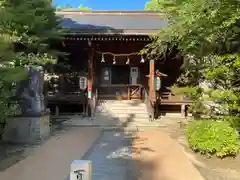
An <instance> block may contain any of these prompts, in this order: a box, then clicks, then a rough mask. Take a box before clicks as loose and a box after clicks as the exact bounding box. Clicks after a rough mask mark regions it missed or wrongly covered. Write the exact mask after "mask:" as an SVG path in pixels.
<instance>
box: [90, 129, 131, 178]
mask: <svg viewBox="0 0 240 180" xmlns="http://www.w3.org/2000/svg"><path fill="white" fill-rule="evenodd" d="M85 158H86V159H87V160H91V161H92V163H93V168H92V171H93V177H92V180H125V178H126V175H127V171H128V167H129V162H130V161H131V136H127V135H126V134H125V133H124V132H123V131H105V132H103V135H102V137H101V138H100V140H99V141H98V143H97V144H95V146H94V148H93V151H92V152H91V153H89V155H88V156H87V157H85ZM129 180H132V179H129Z"/></svg>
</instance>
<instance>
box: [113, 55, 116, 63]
mask: <svg viewBox="0 0 240 180" xmlns="http://www.w3.org/2000/svg"><path fill="white" fill-rule="evenodd" d="M113 64H116V59H115V56H113Z"/></svg>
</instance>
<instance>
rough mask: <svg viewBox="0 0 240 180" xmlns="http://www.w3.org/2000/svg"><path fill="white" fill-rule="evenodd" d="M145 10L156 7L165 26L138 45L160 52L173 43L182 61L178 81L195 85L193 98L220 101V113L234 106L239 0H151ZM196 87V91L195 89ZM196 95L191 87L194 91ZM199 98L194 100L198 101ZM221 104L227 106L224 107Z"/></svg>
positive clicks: (239, 41) (237, 99) (237, 98)
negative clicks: (182, 69) (151, 39)
mask: <svg viewBox="0 0 240 180" xmlns="http://www.w3.org/2000/svg"><path fill="white" fill-rule="evenodd" d="M146 10H154V11H160V12H162V13H163V18H165V19H166V20H167V21H168V24H169V25H168V27H167V28H165V29H162V30H160V31H159V33H158V34H157V36H156V38H155V41H154V42H153V43H152V44H150V45H149V46H147V47H146V49H145V50H144V51H143V52H144V53H147V52H148V53H149V52H151V53H149V54H163V53H166V50H169V49H171V48H173V47H177V48H178V50H179V54H180V55H181V56H184V59H185V61H187V63H186V64H187V65H186V68H185V71H184V73H182V76H181V77H180V78H179V83H181V84H185V86H186V88H188V90H186V88H185V91H186V92H189V91H190V89H192V90H194V89H195V90H196V89H199V88H200V89H202V85H201V83H205V85H206V83H207V84H208V85H207V86H208V90H206V88H204V91H203V90H200V91H197V92H199V93H200V95H201V96H199V94H198V95H197V96H196V97H197V98H195V99H197V100H198V101H199V100H200V99H203V98H199V97H202V96H203V94H205V95H206V94H207V96H204V97H208V101H214V102H216V103H218V104H221V113H223V112H229V110H230V109H234V108H235V109H236V108H238V106H239V102H240V96H239V94H240V93H239V92H240V91H239V78H240V76H239V67H240V66H239V64H240V58H239V52H240V48H239V47H240V3H239V1H238V0H215V1H207V0H152V1H149V2H147V3H146ZM195 92H196V91H195ZM195 95H196V93H195ZM198 104H199V103H198ZM225 110H226V111H225Z"/></svg>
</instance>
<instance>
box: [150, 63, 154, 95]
mask: <svg viewBox="0 0 240 180" xmlns="http://www.w3.org/2000/svg"><path fill="white" fill-rule="evenodd" d="M154 72H155V61H154V60H150V61H149V97H150V99H151V100H153V98H154V95H155V93H154V92H155V87H154V86H155V84H154V74H155V73H154Z"/></svg>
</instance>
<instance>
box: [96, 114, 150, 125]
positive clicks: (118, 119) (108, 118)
mask: <svg viewBox="0 0 240 180" xmlns="http://www.w3.org/2000/svg"><path fill="white" fill-rule="evenodd" d="M95 119H96V121H105V122H106V121H108V122H116V123H118V122H121V123H122V122H123V123H124V122H133V121H134V122H138V121H139V122H149V118H147V117H133V118H132V117H116V116H115V117H114V116H102V115H97V116H95Z"/></svg>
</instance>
